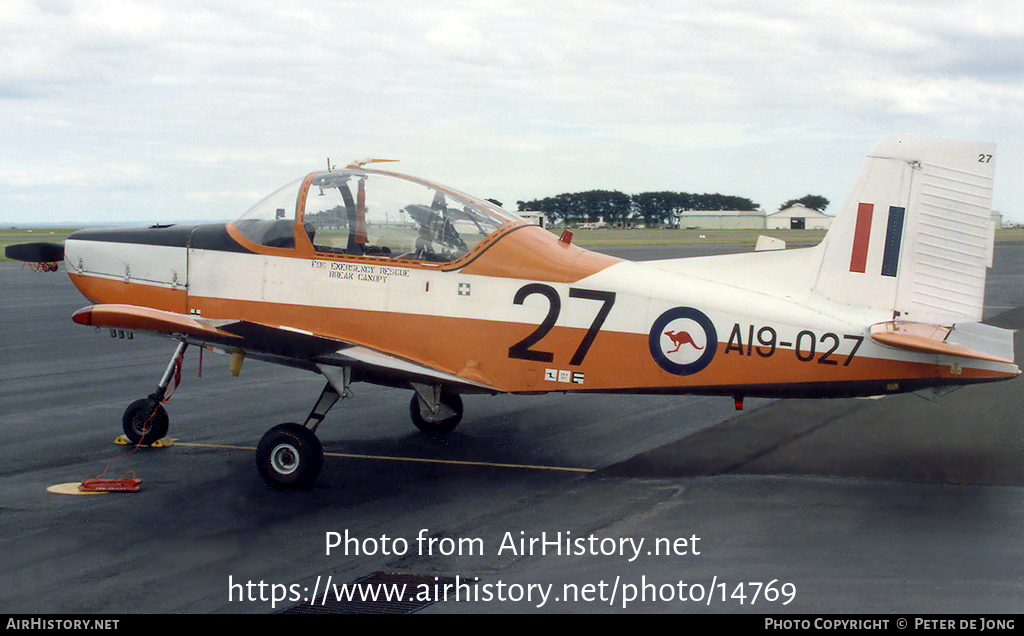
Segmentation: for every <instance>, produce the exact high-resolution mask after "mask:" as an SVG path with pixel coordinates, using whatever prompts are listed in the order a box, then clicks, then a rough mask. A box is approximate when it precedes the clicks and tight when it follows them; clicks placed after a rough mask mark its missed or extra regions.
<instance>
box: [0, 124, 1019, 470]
mask: <svg viewBox="0 0 1024 636" xmlns="http://www.w3.org/2000/svg"><path fill="white" fill-rule="evenodd" d="M994 155H995V148H994V146H993V145H991V144H983V143H973V142H958V141H947V140H938V139H926V138H917V137H909V136H894V137H890V138H887V139H884V140H882V141H880V142H879V143H877V144H876V145H875V147H874V148H873V149H872V150H871V152H870V154H869V156H868V158H867V160H866V163H865V164H864V168H863V170H862V172H861V174H860V177H859V179H858V181H857V182H856V185H855V187H854V189H853V192H852V195H851V197H850V199H849V200H848V201H847V203H846V205H845V207H843V208H842V210H841V212H840V213H839V214H838V215H837V216H836V218H835V220H834V222H833V224H832V227H831V229H830V230H829V231H828V233H827V235H826V237H825V239H824V240H823V241H822V243H821V244H820V245H818V246H816V247H812V248H806V249H791V250H780V251H767V252H751V253H746V254H733V255H723V256H711V257H700V258H681V259H673V260H664V261H653V262H644V263H634V262H628V261H623V260H620V259H617V258H612V257H610V256H604V255H601V254H597V253H594V252H590V251H587V250H584V249H581V248H579V247H577V246H574V245H572V243H571V235H569V234H568V233H565V234H563V235H562V237H561V238H559V237H557V236H555V235H553V234H551V233H549V232H547V231H546V230H544V229H541V228H540V227H537V226H536V225H533V224H531V223H527V222H524V221H523V220H522V219H520V218H518V217H517V216H516V215H515V214H512V213H510V212H506V211H504V210H502V209H501V208H499V207H497V206H495V205H493V204H491V203H488V202H486V201H483V200H481V199H477V198H474V197H471V196H467V195H465V194H462V193H459V192H456V191H455V190H451V189H449V188H447V187H444V186H442V185H438V184H436V183H432V182H430V181H426V180H422V179H418V178H414V177H409V176H405V175H401V174H396V173H393V172H386V171H382V170H378V169H372V168H368V167H366V166H365V165H364V163H365V162H364V163H357V164H352V165H351V166H349V167H347V168H345V169H341V170H328V171H324V172H314V173H311V174H309V175H307V176H306V177H304V178H302V179H299V180H297V181H295V182H293V183H291V184H290V185H287V186H285V187H283V188H281V189H280V190H278V191H277V192H275V193H274V194H272V195H270V196H269V197H268V198H266V199H265V200H263V201H262V202H260V203H258V204H257V205H256V206H255V207H253V208H252V209H251V210H249V212H247V213H246V214H245V215H244V216H243V217H242V218H240V219H239V220H237V221H235V222H233V223H228V224H217V225H210V224H203V225H188V226H185V225H170V226H165V225H154V226H152V227H149V228H141V229H105V230H98V229H88V230H80V231H77V232H75V233H73V234H72V235H71V236H70V237H69V238H68V239H67V241H66V242H65V243H64V245H63V247H61V246H60V245H55V244H28V245H19V246H12V247H10V248H8V251H7V254H8V256H10V257H12V258H15V259H19V260H25V261H37V262H44V261H56V260H60V257H63V261H64V263H65V268H66V269H67V271H68V275H69V276H70V277H71V280H72V282H73V283H74V284H75V286H76V287H77V288H78V289H79V290H80V291H81V292H82V294H84V295H85V296H86V297H87V298H88V299H90V301H91V302H93V303H96V304H94V305H92V306H89V307H85V308H84V309H81V310H79V311H78V312H76V313H75V314H74V316H73V317H72V318H73V320H74V321H75V322H76V323H78V324H82V325H91V326H95V327H103V328H109V329H111V330H114V331H116V332H119V331H126V332H135V331H139V332H151V333H157V334H163V335H167V336H170V337H171V338H173V339H175V340H177V341H178V346H177V349H176V350H175V352H174V354H173V356H172V358H171V361H170V363H169V364H168V366H167V369H166V372H165V373H164V375H163V377H162V378H161V379H160V381H159V383H158V386H157V389H156V390H155V391H154V392H153V393H152V394H151V395H150V396H148V397H145V398H142V399H139V400H137V401H135V402H133V403H132V404H131V405H130V406H129V407H128V408H127V410H126V411H125V413H124V417H123V428H124V432H125V434H126V435H127V436H128V437H129V438H130V439H131V440H132V441H133V442H135V443H141V444H151V443H153V442H154V441H156V440H157V439H159V438H161V437H163V436H164V435H166V434H167V430H168V416H167V412H166V410H165V409H164V407H163V406H162V404H161V402H162V401H163V399H164V397H165V394H166V391H167V389H168V386H169V385H170V384H171V383H172V380H173V378H174V375H175V373H176V372H177V371H179V370H180V365H181V360H182V356H183V355H184V351H185V348H186V347H187V346H188V345H198V346H204V347H211V348H214V349H218V350H222V351H225V352H227V353H229V354H231V355H232V371H233V372H234V373H236V374H237V373H238V371H239V370H240V367H241V364H242V361H243V359H244V358H245V357H251V358H257V359H260V360H266V361H270V362H275V363H279V364H284V365H288V366H292V367H298V368H302V369H307V370H309V371H313V372H317V373H320V374H321V375H323V376H324V378H325V386H324V388H323V391H322V392H321V394H320V396H319V398H318V399H317V400H316V402H315V404H314V406H313V408H312V410H311V411H310V413H309V415H308V416H306V418H305V420H304V421H302V422H301V423H286V424H280V425H278V426H275V427H273V428H271V429H270V430H269V432H267V433H266V434H265V435H264V436H263V438H262V440H261V441H260V443H259V446H258V449H257V451H256V464H257V466H258V469H259V472H260V474H261V475H262V476H263V478H264V479H265V480H266V481H267V482H268V483H269V484H271V485H273V486H277V487H304V486H309V485H310V484H312V483H313V482H314V481H315V480H316V479H317V476H318V475H319V472H320V470H321V467H322V463H323V451H322V448H321V445H320V442H319V440H318V438H317V436H316V434H315V431H316V429H317V427H318V426H319V424H320V423H321V421H322V420H323V419H324V417H325V416H326V415H327V413H328V411H329V409H330V408H331V407H332V406H333V405H334V403H335V402H336V400H337V399H338V398H339V397H347V396H348V395H349V388H350V385H351V384H352V383H354V382H371V383H375V384H380V385H386V386H392V387H399V388H407V389H411V390H412V399H411V402H410V414H411V417H412V420H413V423H414V424H415V425H416V426H417V427H419V429H420V430H422V431H423V432H425V433H427V434H429V435H435V436H443V435H446V434H448V433H450V432H451V431H452V430H453V429H454V428H455V426H456V425H457V424H458V423H459V421H460V419H461V418H462V414H463V404H462V399H461V397H460V395H462V394H464V393H490V394H496V393H521V394H533V393H543V392H548V391H562V392H564V391H579V392H618V393H636V394H640V393H677V394H684V393H694V394H706V395H723V396H731V397H734V398H735V399H736V403H737V407H740V406H741V405H742V400H743V398H744V397H745V396H767V397H812V398H819V397H820V398H825V397H847V396H871V395H885V394H892V393H900V392H907V391H920V390H944V389H945V388H948V387H954V386H959V385H964V384H971V383H976V382H989V381H995V380H1005V379H1009V378H1013V377H1015V376H1017V375H1018V374H1019V373H1020V371H1019V369H1018V368H1017V366H1015V364H1014V362H1013V334H1012V332H1010V331H1006V330H1003V329H998V328H996V327H992V326H988V325H984V324H982V323H981V322H980V320H981V315H982V302H983V296H984V287H985V275H986V269H987V267H989V266H990V265H991V257H992V244H993V231H994V226H993V222H992V218H991V212H990V209H989V208H990V202H991V191H992V177H993V165H994V164H993V162H994Z"/></svg>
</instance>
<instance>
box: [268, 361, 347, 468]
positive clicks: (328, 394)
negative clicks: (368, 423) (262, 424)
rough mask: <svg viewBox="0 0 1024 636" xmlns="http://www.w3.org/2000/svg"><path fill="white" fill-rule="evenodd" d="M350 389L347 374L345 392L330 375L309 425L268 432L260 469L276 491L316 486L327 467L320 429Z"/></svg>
mask: <svg viewBox="0 0 1024 636" xmlns="http://www.w3.org/2000/svg"><path fill="white" fill-rule="evenodd" d="M325 375H327V374H325ZM347 389H348V374H347V373H346V374H345V382H344V385H343V388H342V392H341V393H339V392H338V390H337V389H336V388H335V386H334V382H333V378H332V376H331V375H328V380H327V384H326V385H325V386H324V390H323V391H321V392H320V398H319V399H318V400H317V401H316V404H315V405H313V410H312V411H310V412H309V415H308V416H307V417H306V422H305V424H295V423H285V424H278V425H277V426H275V427H274V428H272V429H270V430H269V431H267V433H266V435H264V436H263V439H261V440H260V443H259V445H258V446H257V447H256V468H257V470H259V472H260V476H261V477H263V479H264V481H266V482H267V483H268V484H270V485H271V486H274V487H276V488H308V487H309V486H312V485H313V482H315V481H316V478H317V477H318V476H319V475H320V469H321V468H323V464H324V449H323V446H322V445H321V444H320V440H319V439H318V438H317V436H316V429H317V427H318V426H319V425H320V422H322V421H323V419H324V417H326V416H327V412H328V411H330V410H331V407H332V406H334V403H335V402H337V401H338V398H339V397H342V395H343V394H344V395H347V394H348V390H347Z"/></svg>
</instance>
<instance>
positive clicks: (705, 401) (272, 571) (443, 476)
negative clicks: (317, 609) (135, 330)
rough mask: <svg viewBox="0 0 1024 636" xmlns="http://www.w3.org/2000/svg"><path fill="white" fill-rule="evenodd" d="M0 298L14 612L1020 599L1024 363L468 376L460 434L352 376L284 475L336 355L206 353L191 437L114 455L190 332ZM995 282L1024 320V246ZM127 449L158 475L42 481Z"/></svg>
mask: <svg viewBox="0 0 1024 636" xmlns="http://www.w3.org/2000/svg"><path fill="white" fill-rule="evenodd" d="M705 249H706V250H709V251H713V250H714V249H715V248H714V247H708V248H705ZM607 251H610V252H613V253H615V254H616V255H622V256H629V257H631V258H635V259H638V260H644V259H648V258H665V257H671V256H682V255H686V254H688V253H692V252H683V251H680V250H679V248H628V249H620V250H607ZM0 297H2V298H3V301H4V302H3V306H2V307H3V308H2V310H0V453H2V455H0V457H2V458H3V462H2V464H0V608H2V609H3V610H4V611H6V612H12V613H52V612H58V613H118V614H121V613H144V612H161V613H164V612H196V613H199V612H209V613H269V612H275V611H281V610H285V609H289V608H298V609H303V608H304V607H305V605H306V603H307V602H308V601H310V600H311V599H312V598H313V597H314V596H315V597H316V599H317V602H319V601H320V600H321V599H322V598H323V594H324V591H325V589H326V590H329V592H330V594H329V596H334V595H335V593H340V592H341V586H342V585H343V584H349V583H352V582H355V581H357V580H360V579H361V578H363V577H367V576H379V575H377V574H376V573H388V574H396V575H400V576H404V577H405V578H400V579H397V580H399V581H405V582H406V583H407V585H409V588H408V591H410V592H412V591H423V592H429V593H430V594H431V595H432V596H431V597H430V598H426V599H424V602H423V603H421V604H419V605H415V607H416V608H419V611H420V612H423V613H457V612H504V613H509V612H523V613H528V612H607V613H612V612H623V611H628V612H634V613H653V612H675V613H729V612H755V613H819V612H828V613H894V614H905V615H910V614H919V613H947V612H955V613H970V614H978V613H996V612H1020V611H1021V609H1022V608H1024V580H1022V577H1021V572H1024V553H1022V551H1021V550H1020V546H1021V544H1022V541H1021V539H1022V534H1024V532H1022V528H1024V525H1022V522H1024V506H1022V501H1024V497H1022V495H1024V489H1022V486H1024V482H1022V477H1024V471H1022V466H1024V462H1022V461H1021V460H1022V459H1024V449H1022V443H1021V440H1022V432H1024V426H1022V424H1021V413H1022V412H1024V408H1022V407H1024V393H1022V391H1021V389H1022V384H1021V382H1022V380H1020V379H1017V380H1013V381H1010V382H1004V383H999V384H993V385H988V386H975V387H968V388H965V389H962V390H960V391H958V392H956V393H954V394H952V395H950V396H947V397H946V398H944V399H943V400H941V401H938V402H930V401H927V400H924V399H922V398H920V397H917V396H915V395H900V396H891V397H887V398H885V399H882V400H836V401H805V400H794V401H775V402H773V401H768V400H747V408H746V410H745V411H743V412H742V413H736V412H735V411H734V410H733V405H732V401H731V400H729V399H727V398H699V397H689V396H595V395H575V396H573V395H569V396H565V395H543V396H533V397H529V396H519V397H517V396H497V397H489V396H467V397H466V398H465V403H466V415H465V417H464V419H463V423H462V424H461V425H460V427H459V429H457V430H456V432H455V433H454V434H453V435H452V436H451V438H449V439H448V440H446V441H444V442H436V441H431V440H429V439H425V438H423V437H422V436H421V435H419V434H418V433H417V432H416V431H415V429H414V428H413V426H412V424H411V423H410V421H409V418H408V400H409V392H408V391H399V390H394V389H384V388H379V387H372V386H363V385H357V386H356V387H355V388H356V396H355V398H353V399H352V400H348V401H346V402H345V403H343V404H341V405H339V406H337V407H335V409H334V410H333V411H332V412H331V414H330V415H329V416H328V418H327V420H326V421H325V423H324V424H323V425H322V426H321V428H320V430H319V435H320V438H321V440H322V441H323V444H324V448H325V451H326V452H327V453H328V457H327V459H326V462H325V468H324V472H323V474H322V476H321V478H320V480H319V481H318V482H317V484H316V486H315V487H314V488H313V489H311V490H309V491H300V492H278V491H275V490H272V489H269V488H268V487H266V485H265V484H264V483H263V482H262V480H261V479H260V478H259V476H258V474H257V473H256V470H255V466H254V464H253V452H252V449H253V448H254V447H255V444H256V442H257V441H258V440H259V438H260V436H261V435H262V434H263V432H265V431H266V430H267V429H269V428H270V427H271V426H273V425H275V424H277V423H280V422H284V421H294V420H296V419H301V418H302V417H304V416H305V414H306V413H307V412H308V410H309V408H310V406H311V404H312V401H313V400H314V399H315V398H316V396H317V394H318V392H319V390H320V388H321V381H320V379H319V377H317V376H315V375H313V374H307V373H303V372H299V371H295V370H291V369H286V368H281V367H276V366H273V365H267V364H262V363H259V362H254V361H247V362H246V365H245V367H244V368H243V371H242V374H241V376H240V377H239V378H233V377H231V375H230V374H229V373H228V371H227V366H228V362H227V360H226V359H225V358H224V357H223V356H215V355H211V354H207V355H206V356H205V359H204V361H203V366H202V377H201V378H199V377H197V375H198V368H197V366H198V364H197V363H198V360H197V358H196V354H195V352H194V351H190V353H189V355H188V357H187V359H186V366H185V370H184V373H183V383H182V385H181V387H179V388H178V390H177V392H176V393H175V395H174V396H173V397H172V399H171V401H170V403H169V404H168V411H169V413H170V418H171V433H170V436H171V437H172V438H176V440H177V442H176V444H175V445H174V446H171V447H169V448H164V449H142V450H139V451H137V452H134V453H131V454H129V455H127V456H119V455H121V454H122V453H126V452H127V449H125V448H124V447H121V446H116V445H114V444H113V440H114V438H115V437H116V436H117V435H119V434H120V418H121V413H122V412H123V410H124V407H125V406H126V405H127V404H128V403H129V402H130V401H132V400H134V399H136V398H138V397H142V396H144V395H146V394H147V393H149V392H150V391H151V390H152V388H153V385H154V383H155V382H156V380H157V379H158V377H159V375H160V373H161V372H162V371H163V369H164V367H165V366H166V364H167V360H168V358H169V357H170V355H171V352H172V350H173V342H171V341H169V340H163V339H159V338H146V337H141V336H140V337H136V338H134V339H132V340H127V339H126V340H121V339H111V338H110V337H109V336H108V335H107V334H106V333H105V332H104V333H96V332H95V330H92V329H88V328H85V327H80V326H78V325H74V324H72V323H71V322H70V319H69V316H70V314H71V312H73V311H74V310H76V309H78V308H80V307H81V306H84V305H85V304H87V302H86V301H85V300H84V299H82V298H81V297H80V296H78V294H77V292H76V291H75V290H74V289H73V287H72V286H71V285H70V283H69V282H68V281H67V278H66V276H64V275H63V274H35V273H32V272H29V271H28V270H24V269H21V268H20V266H19V265H17V264H10V263H5V264H0ZM987 299H988V300H987V303H988V305H989V307H988V309H987V310H986V316H987V320H988V321H990V322H993V323H994V324H999V325H1001V326H1007V327H1011V328H1020V327H1022V326H1024V313H1022V311H1024V310H1021V309H1018V308H1020V307H1024V245H1021V244H1019V243H1000V244H997V247H996V253H995V266H994V268H993V269H992V270H991V272H990V276H989V291H988V296H987ZM1019 340H1020V339H1019V338H1018V341H1019ZM1017 349H1018V352H1017V359H1018V360H1024V355H1022V354H1021V343H1020V342H1018V345H1017ZM108 462H109V468H107V466H108ZM105 468H106V469H107V473H108V475H107V476H121V475H122V474H126V473H129V472H133V473H134V475H136V476H137V477H139V478H141V479H142V480H143V481H142V490H141V491H140V492H138V493H132V494H105V495H89V496H80V495H66V494H55V493H51V492H49V491H48V490H47V488H48V487H51V486H53V485H55V484H64V483H77V482H78V481H80V480H81V479H83V478H85V477H87V476H89V475H96V474H99V473H101V472H103V471H104V469H105ZM345 538H348V539H349V541H344V539H345ZM335 539H338V540H341V544H340V545H338V546H336V547H334V548H332V549H330V550H329V551H328V549H327V544H328V543H329V542H331V541H333V540H335ZM531 540H533V542H532V544H533V545H532V546H531ZM545 541H546V543H544V542H545ZM531 548H532V549H531ZM435 577H437V578H435ZM455 577H458V580H457V582H458V583H459V585H456V579H455ZM423 583H426V584H427V587H426V588H422V589H419V588H416V586H417V585H419V584H423ZM445 583H450V584H451V585H450V587H448V588H445V587H444V584H445ZM381 589H382V588H378V591H381ZM445 592H447V593H448V596H447V598H445V597H444V593H445ZM438 598H439V599H440V600H438ZM433 601H436V602H433ZM332 605H333V606H334V610H339V609H343V608H347V609H349V610H352V609H354V610H358V611H387V609H388V608H387V606H385V604H383V603H374V602H370V601H367V602H363V603H360V602H351V603H345V604H342V606H343V607H342V606H338V605H337V604H332ZM406 609H408V608H406Z"/></svg>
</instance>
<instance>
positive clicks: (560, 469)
mask: <svg viewBox="0 0 1024 636" xmlns="http://www.w3.org/2000/svg"><path fill="white" fill-rule="evenodd" d="M174 445H175V446H189V447H192V448H219V449H226V450H242V451H252V452H255V451H256V447H255V446H231V445H228V444H200V443H196V442H179V441H177V440H175V442H174ZM324 457H341V458H344V459H374V460H378V461H387V462H410V463H416V464H445V465H449V466H483V467H487V468H514V469H519V470H546V471H550V472H567V473H582V474H589V473H592V472H595V471H596V470H597V469H595V468H572V467H568V466H537V465H533V464H505V463H500V462H478V461H466V460H459V459H428V458H423V457H396V456H392V455H360V454H356V453H329V452H325V453H324Z"/></svg>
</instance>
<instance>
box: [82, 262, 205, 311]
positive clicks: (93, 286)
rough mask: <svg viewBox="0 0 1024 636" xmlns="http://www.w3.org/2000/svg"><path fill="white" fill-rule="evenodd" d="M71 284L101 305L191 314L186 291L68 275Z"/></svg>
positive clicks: (134, 282) (96, 277)
mask: <svg viewBox="0 0 1024 636" xmlns="http://www.w3.org/2000/svg"><path fill="white" fill-rule="evenodd" d="M68 277H69V278H71V282H72V283H73V284H74V285H75V287H76V288H78V291H79V292H81V293H82V295H83V296H85V297H86V298H88V299H89V300H91V301H92V302H94V303H98V304H118V303H124V304H130V305H139V306H143V307H151V308H153V309H162V310H163V311H173V312H175V313H179V314H183V313H187V310H186V307H185V303H186V300H187V297H186V292H185V290H184V289H170V288H167V287H159V286H157V285H147V284H145V283H140V282H136V281H130V282H126V281H123V280H113V279H110V278H100V277H98V276H88V275H83V274H74V273H71V272H68Z"/></svg>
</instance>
